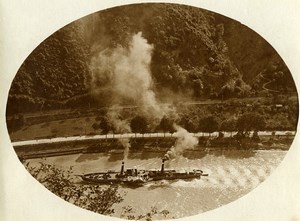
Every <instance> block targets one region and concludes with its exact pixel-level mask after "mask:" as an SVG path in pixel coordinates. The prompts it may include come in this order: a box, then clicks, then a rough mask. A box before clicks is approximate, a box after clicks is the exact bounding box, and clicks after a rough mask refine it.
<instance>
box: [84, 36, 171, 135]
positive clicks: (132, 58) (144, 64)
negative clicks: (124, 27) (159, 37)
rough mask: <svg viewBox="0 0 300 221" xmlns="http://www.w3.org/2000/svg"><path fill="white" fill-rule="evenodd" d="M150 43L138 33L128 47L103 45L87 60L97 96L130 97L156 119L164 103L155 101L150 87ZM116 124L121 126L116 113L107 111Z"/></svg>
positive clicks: (114, 101)
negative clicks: (110, 47)
mask: <svg viewBox="0 0 300 221" xmlns="http://www.w3.org/2000/svg"><path fill="white" fill-rule="evenodd" d="M153 48H154V47H153V45H151V44H149V43H148V42H147V40H146V39H145V38H143V37H142V33H141V32H139V33H137V34H135V35H133V37H132V39H131V42H130V43H129V46H128V48H124V47H121V46H119V47H117V48H115V49H113V50H111V49H106V50H103V51H101V52H100V53H99V54H98V55H96V56H94V57H93V58H92V60H91V65H90V66H91V74H92V75H91V83H90V87H91V90H92V92H93V93H94V94H96V95H97V96H98V97H100V98H99V100H101V99H102V100H105V99H107V97H109V98H110V101H111V102H112V104H120V103H122V102H123V101H131V102H133V103H134V104H135V105H137V106H138V109H139V111H140V112H142V113H143V114H144V115H145V116H147V117H148V118H149V119H153V118H155V119H157V118H159V116H163V115H164V114H165V113H166V111H167V110H166V109H167V108H166V107H163V106H161V105H160V104H159V102H158V101H157V99H156V97H155V93H154V91H153V90H152V89H153V79H152V76H151V71H150V64H151V56H152V51H153ZM108 115H109V116H108V117H110V119H111V121H112V122H115V123H117V125H116V126H117V127H118V128H120V126H124V127H125V129H124V130H125V131H127V130H128V126H127V127H126V122H124V121H121V120H120V119H119V118H118V117H117V116H118V113H117V114H115V113H108Z"/></svg>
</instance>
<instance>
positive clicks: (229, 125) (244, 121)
mask: <svg viewBox="0 0 300 221" xmlns="http://www.w3.org/2000/svg"><path fill="white" fill-rule="evenodd" d="M129 125H130V129H131V132H132V133H135V134H137V133H139V134H145V133H155V132H163V133H174V132H176V129H175V125H179V126H181V127H183V128H185V129H186V130H187V131H188V132H190V133H198V132H203V133H209V134H211V133H213V132H220V134H221V132H232V133H233V132H237V135H238V136H241V137H247V136H249V135H250V133H251V132H254V134H256V135H257V132H258V131H261V130H265V129H266V126H267V121H266V119H265V117H264V116H263V115H261V114H259V113H256V112H247V113H244V114H241V115H240V116H238V117H235V116H234V117H230V118H227V119H224V120H221V119H220V118H218V117H217V116H214V115H211V114H209V115H206V116H203V117H200V118H199V117H198V116H192V117H188V116H182V117H175V118H174V117H173V118H172V117H169V116H163V117H162V118H161V120H160V121H159V122H158V124H156V125H155V124H152V123H151V122H150V120H149V119H148V118H147V117H146V116H143V115H135V116H134V117H132V118H131V119H130V121H129ZM92 127H93V128H94V130H96V131H100V133H101V134H108V133H119V131H118V130H117V128H115V127H114V125H113V124H112V123H111V122H110V120H109V118H108V117H106V116H102V117H99V118H97V119H96V122H95V123H93V125H92ZM282 129H290V128H288V127H287V128H282Z"/></svg>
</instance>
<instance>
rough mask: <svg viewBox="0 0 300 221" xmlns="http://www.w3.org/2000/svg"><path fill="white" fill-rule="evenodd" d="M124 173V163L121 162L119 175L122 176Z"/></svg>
mask: <svg viewBox="0 0 300 221" xmlns="http://www.w3.org/2000/svg"><path fill="white" fill-rule="evenodd" d="M123 173H124V161H123V162H122V166H121V175H123Z"/></svg>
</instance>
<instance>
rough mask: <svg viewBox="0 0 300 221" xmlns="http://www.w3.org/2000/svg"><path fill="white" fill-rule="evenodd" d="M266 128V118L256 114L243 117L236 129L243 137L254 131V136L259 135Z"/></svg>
mask: <svg viewBox="0 0 300 221" xmlns="http://www.w3.org/2000/svg"><path fill="white" fill-rule="evenodd" d="M265 126H266V121H265V118H264V117H263V116H262V115H260V114H258V113H255V112H251V113H245V114H243V115H241V116H240V117H239V118H238V120H237V123H236V128H237V130H238V133H239V134H240V135H241V136H247V135H249V132H250V131H254V134H257V132H258V131H259V130H263V129H264V128H265Z"/></svg>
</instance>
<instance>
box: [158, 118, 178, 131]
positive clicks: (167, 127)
mask: <svg viewBox="0 0 300 221" xmlns="http://www.w3.org/2000/svg"><path fill="white" fill-rule="evenodd" d="M174 123H175V122H174V121H173V120H172V119H171V118H169V117H167V116H164V117H163V118H162V119H161V121H160V123H159V125H158V129H159V130H162V131H163V132H164V134H165V133H166V132H170V133H174V132H175V128H174Z"/></svg>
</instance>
